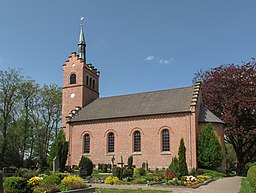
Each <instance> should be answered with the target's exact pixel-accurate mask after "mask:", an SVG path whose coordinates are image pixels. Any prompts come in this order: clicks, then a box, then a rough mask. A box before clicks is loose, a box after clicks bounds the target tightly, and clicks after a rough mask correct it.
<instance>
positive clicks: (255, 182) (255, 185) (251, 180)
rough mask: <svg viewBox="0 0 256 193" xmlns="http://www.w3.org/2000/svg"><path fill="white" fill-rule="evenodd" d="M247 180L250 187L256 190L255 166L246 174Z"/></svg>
mask: <svg viewBox="0 0 256 193" xmlns="http://www.w3.org/2000/svg"><path fill="white" fill-rule="evenodd" d="M247 179H248V181H249V183H250V185H251V186H252V187H253V188H255V189H256V166H252V167H250V169H249V170H248V172H247Z"/></svg>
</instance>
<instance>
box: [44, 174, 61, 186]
mask: <svg viewBox="0 0 256 193" xmlns="http://www.w3.org/2000/svg"><path fill="white" fill-rule="evenodd" d="M60 182H61V179H60V177H59V176H56V175H50V176H46V177H45V179H43V181H42V182H41V183H40V185H47V186H54V185H58V184H60Z"/></svg>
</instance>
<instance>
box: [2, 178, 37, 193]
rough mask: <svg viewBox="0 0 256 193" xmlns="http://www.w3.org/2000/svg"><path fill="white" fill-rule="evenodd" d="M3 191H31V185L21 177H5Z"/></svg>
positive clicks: (19, 192) (16, 192)
mask: <svg viewBox="0 0 256 193" xmlns="http://www.w3.org/2000/svg"><path fill="white" fill-rule="evenodd" d="M3 187H4V190H5V193H32V192H33V191H32V186H31V185H30V184H28V183H27V180H26V179H25V178H22V177H7V178H5V179H4V183H3Z"/></svg>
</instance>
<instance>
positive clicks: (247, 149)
mask: <svg viewBox="0 0 256 193" xmlns="http://www.w3.org/2000/svg"><path fill="white" fill-rule="evenodd" d="M195 79H201V80H202V86H203V89H202V96H203V102H204V104H205V105H206V106H207V108H208V109H210V110H211V111H212V112H213V113H214V114H215V115H217V116H218V117H219V118H221V119H222V120H223V121H224V122H225V123H226V128H225V140H226V141H227V142H228V143H231V144H232V145H233V147H234V150H235V152H236V155H237V161H238V163H237V174H239V175H245V174H246V170H245V164H246V163H247V162H253V161H256V156H255V152H256V64H255V61H252V62H249V63H246V64H242V65H235V64H228V65H221V66H219V67H216V68H212V69H210V70H206V71H201V72H198V73H197V74H196V77H195Z"/></svg>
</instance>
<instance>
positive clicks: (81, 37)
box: [78, 24, 86, 61]
mask: <svg viewBox="0 0 256 193" xmlns="http://www.w3.org/2000/svg"><path fill="white" fill-rule="evenodd" d="M85 47H86V43H85V39H84V31H83V24H81V29H80V35H79V41H78V55H79V58H80V59H82V60H84V61H85Z"/></svg>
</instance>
